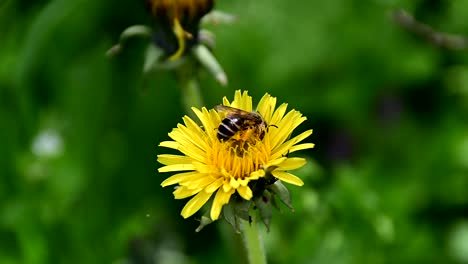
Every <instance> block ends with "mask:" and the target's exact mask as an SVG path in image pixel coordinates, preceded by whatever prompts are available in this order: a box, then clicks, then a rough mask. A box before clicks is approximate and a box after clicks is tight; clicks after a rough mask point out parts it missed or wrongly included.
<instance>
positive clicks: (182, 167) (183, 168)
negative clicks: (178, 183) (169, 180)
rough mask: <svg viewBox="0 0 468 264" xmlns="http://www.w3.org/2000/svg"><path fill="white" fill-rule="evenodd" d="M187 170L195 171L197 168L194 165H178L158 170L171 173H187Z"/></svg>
mask: <svg viewBox="0 0 468 264" xmlns="http://www.w3.org/2000/svg"><path fill="white" fill-rule="evenodd" d="M187 170H195V166H193V165H192V164H176V165H168V166H164V167H161V168H159V169H158V171H159V172H170V171H187Z"/></svg>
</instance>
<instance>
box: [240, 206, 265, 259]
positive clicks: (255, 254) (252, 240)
mask: <svg viewBox="0 0 468 264" xmlns="http://www.w3.org/2000/svg"><path fill="white" fill-rule="evenodd" d="M241 225H242V226H241V236H242V242H243V244H244V247H245V250H246V252H247V257H248V259H249V263H250V264H266V263H267V261H266V256H265V248H264V246H263V240H262V235H261V233H260V230H259V229H258V225H257V221H256V219H255V214H253V216H252V221H251V222H250V223H249V222H248V221H245V220H242V222H241Z"/></svg>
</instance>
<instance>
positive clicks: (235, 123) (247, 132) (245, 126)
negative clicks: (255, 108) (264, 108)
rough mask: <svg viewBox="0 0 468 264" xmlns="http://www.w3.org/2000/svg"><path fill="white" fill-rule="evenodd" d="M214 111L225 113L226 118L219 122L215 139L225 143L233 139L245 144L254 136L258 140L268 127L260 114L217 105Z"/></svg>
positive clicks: (263, 135)
mask: <svg viewBox="0 0 468 264" xmlns="http://www.w3.org/2000/svg"><path fill="white" fill-rule="evenodd" d="M215 109H216V110H217V111H218V112H226V113H227V115H226V118H224V119H223V120H222V121H221V124H220V125H219V127H218V134H217V137H218V139H219V140H224V141H227V140H229V139H231V138H233V139H235V140H238V141H241V142H246V141H249V140H251V139H252V138H254V137H256V136H258V138H259V139H260V140H262V139H263V137H265V131H266V130H267V128H268V126H267V124H266V122H265V120H264V119H263V117H262V116H261V115H260V114H258V113H255V112H247V111H244V110H241V109H238V108H234V107H230V106H225V105H217V106H215ZM238 132H239V133H238Z"/></svg>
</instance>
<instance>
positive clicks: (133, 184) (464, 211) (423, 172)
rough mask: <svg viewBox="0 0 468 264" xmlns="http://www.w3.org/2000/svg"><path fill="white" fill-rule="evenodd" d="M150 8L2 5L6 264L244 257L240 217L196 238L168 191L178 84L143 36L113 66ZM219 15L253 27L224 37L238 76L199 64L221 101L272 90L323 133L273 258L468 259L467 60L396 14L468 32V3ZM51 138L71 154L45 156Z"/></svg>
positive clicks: (238, 6) (315, 4)
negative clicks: (150, 64)
mask: <svg viewBox="0 0 468 264" xmlns="http://www.w3.org/2000/svg"><path fill="white" fill-rule="evenodd" d="M140 2H143V1H110V0H104V1H93V0H75V1H68V0H56V1H45V0H41V1H24V0H22V1H19V0H0V263H5V264H13V263H32V264H35V263H38V264H39V263H119V264H120V263H243V261H244V259H243V257H244V256H243V255H242V253H241V252H242V248H240V245H239V244H238V237H237V236H236V235H234V234H233V230H232V229H231V228H230V227H229V226H228V225H227V224H226V223H225V222H222V221H219V222H217V223H215V224H212V225H210V226H208V227H206V228H205V229H204V230H203V231H202V232H201V233H195V232H194V229H195V228H196V226H197V225H198V222H197V221H196V220H195V219H194V218H190V219H187V220H184V219H183V218H182V217H181V216H180V210H181V209H182V207H183V206H184V204H185V203H186V201H187V200H182V201H180V200H177V201H176V200H174V199H173V196H172V190H173V189H172V188H170V187H168V188H165V189H163V188H161V187H160V183H161V182H162V181H163V180H164V179H165V178H167V177H168V176H170V174H158V173H157V168H158V167H160V164H158V163H157V162H156V155H157V154H162V153H165V152H166V151H167V150H165V149H162V148H158V147H157V146H158V144H159V142H161V141H164V140H168V136H167V133H168V132H169V131H171V129H172V128H173V127H175V126H176V124H177V123H178V122H180V121H181V117H182V116H183V115H184V114H185V113H184V110H183V109H184V107H183V106H182V103H181V97H182V94H181V93H182V92H181V90H180V89H179V87H178V86H177V81H176V80H175V78H174V76H173V75H172V74H171V73H164V72H161V73H158V74H155V75H153V76H151V77H146V78H144V77H143V76H142V75H141V68H142V63H143V50H144V49H145V47H146V46H145V45H146V44H147V43H146V42H145V41H144V40H138V39H137V40H132V41H130V42H129V43H128V45H127V47H126V49H125V50H124V51H123V52H122V53H121V54H120V55H119V56H117V57H115V58H113V59H108V58H106V57H105V56H104V54H105V52H106V50H107V49H108V48H110V47H111V46H112V45H113V44H114V43H115V42H116V41H117V40H118V36H119V34H120V32H121V31H122V30H124V29H125V28H126V27H128V26H131V25H134V24H147V25H151V22H150V21H151V19H150V17H149V16H148V14H147V13H146V11H145V9H144V8H143V4H142V3H140ZM217 8H218V9H220V10H223V11H226V12H230V13H233V14H236V15H237V16H238V21H237V23H236V24H233V25H218V26H210V27H209V29H210V30H212V31H213V32H214V33H216V36H217V46H216V49H215V51H214V52H215V55H216V57H217V58H218V59H219V61H220V62H221V64H222V65H223V67H224V69H225V70H226V72H227V74H228V77H229V81H230V84H229V86H228V87H221V86H219V85H218V84H217V83H216V82H215V81H214V80H213V79H212V78H211V76H209V75H208V74H207V73H206V72H202V73H201V75H200V80H201V84H200V85H201V91H202V95H203V98H204V100H205V104H206V106H207V107H212V106H214V105H216V104H218V103H220V102H221V101H220V100H221V98H222V97H223V96H227V97H228V98H232V96H233V94H234V90H237V89H246V90H249V93H250V94H251V95H252V96H253V98H254V101H255V102H258V100H259V99H260V97H261V96H262V95H263V94H264V93H266V92H268V93H270V94H272V95H273V96H276V97H277V98H278V102H287V103H288V104H289V106H290V108H294V109H297V110H300V111H301V112H302V113H304V115H306V116H307V118H308V120H307V121H306V122H305V123H304V124H303V125H301V127H300V128H299V129H298V130H299V131H298V132H300V131H303V130H306V129H310V128H313V129H314V134H313V135H312V136H311V137H310V138H309V139H307V141H308V142H314V143H315V144H316V147H315V149H312V150H307V151H302V153H298V154H297V155H302V156H305V157H307V159H308V160H309V161H310V162H309V163H308V165H307V166H306V167H304V168H303V169H300V170H298V171H297V172H296V173H295V174H297V175H298V176H300V177H301V178H302V179H303V180H304V182H305V185H304V187H301V188H299V187H295V186H288V187H290V188H289V189H290V191H291V192H292V196H293V205H294V206H295V212H294V213H291V212H289V211H288V210H287V209H286V207H284V208H283V212H282V213H275V214H274V217H273V222H272V227H271V231H270V233H268V234H265V246H266V249H267V252H268V259H269V263H273V264H274V263H356V264H357V263H359V264H360V263H372V264H375V263H468V66H467V62H468V53H467V50H461V51H454V50H447V49H443V48H440V47H436V46H434V45H432V44H431V43H429V42H428V41H427V40H425V39H423V38H419V37H417V36H415V35H413V34H411V33H410V32H408V31H406V30H405V29H403V28H401V27H399V26H397V25H396V24H395V22H394V21H393V20H392V19H391V16H390V14H391V11H392V10H394V9H395V8H406V9H407V10H408V11H410V12H411V13H413V14H415V16H416V17H417V18H418V19H420V20H421V21H424V22H426V23H429V24H431V25H432V26H434V27H435V28H436V29H437V30H440V31H445V32H452V33H459V34H468V19H467V14H468V1H464V0H453V1H442V0H439V1H437V0H432V1H429V0H425V1H423V0H417V1H416V0H415V1H398V0H394V1H392V0H374V1H371V0H366V1H362V0H352V1H338V0H329V1H307V0H303V1H280V0H274V1H272V0H257V1H247V0H236V1H234V0H231V1H227V0H220V1H218V2H217ZM44 135H46V136H47V135H48V136H49V139H53V140H58V142H59V145H58V146H59V148H58V149H57V148H52V150H51V152H49V153H41V152H39V153H38V151H37V148H36V147H35V146H36V145H37V143H38V142H41V140H40V139H41V138H43V136H44ZM60 144H61V145H60ZM60 146H61V147H60ZM198 216H199V215H198Z"/></svg>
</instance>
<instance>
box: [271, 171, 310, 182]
mask: <svg viewBox="0 0 468 264" xmlns="http://www.w3.org/2000/svg"><path fill="white" fill-rule="evenodd" d="M271 174H273V176H275V177H276V178H278V179H280V180H282V181H284V182H287V183H290V184H294V185H297V186H302V185H304V182H303V181H302V180H301V179H299V178H298V177H297V176H295V175H292V174H291V173H288V172H284V171H277V170H274V171H273V172H272V173H271Z"/></svg>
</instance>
